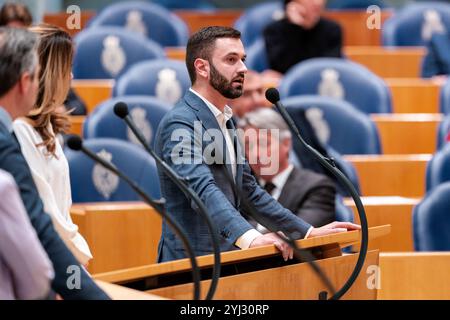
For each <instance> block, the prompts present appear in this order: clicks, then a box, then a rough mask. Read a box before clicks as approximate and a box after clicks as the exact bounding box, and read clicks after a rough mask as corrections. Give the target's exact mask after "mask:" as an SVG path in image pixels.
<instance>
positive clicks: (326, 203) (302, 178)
mask: <svg viewBox="0 0 450 320" xmlns="http://www.w3.org/2000/svg"><path fill="white" fill-rule="evenodd" d="M335 196H336V188H335V185H334V183H333V181H331V180H330V179H329V178H328V177H326V176H324V175H321V174H317V173H314V172H312V171H309V170H305V169H298V168H295V167H294V169H293V170H292V172H291V174H290V175H289V177H288V179H287V181H286V184H285V185H284V187H283V189H282V190H281V194H280V197H279V198H278V202H279V203H280V204H281V205H282V206H283V207H285V208H287V209H289V210H291V211H292V212H294V213H295V214H296V215H297V216H298V217H300V218H302V219H303V220H305V221H306V222H308V223H309V224H311V225H313V226H314V227H321V226H323V225H325V224H328V223H331V222H333V221H335V220H336V217H335Z"/></svg>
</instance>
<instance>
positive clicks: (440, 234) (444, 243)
mask: <svg viewBox="0 0 450 320" xmlns="http://www.w3.org/2000/svg"><path fill="white" fill-rule="evenodd" d="M449 212H450V182H447V183H444V184H441V185H439V186H438V187H436V188H435V189H433V190H432V191H431V192H429V193H427V195H426V196H425V198H424V199H423V200H422V201H421V202H420V203H419V204H418V205H417V206H416V207H415V208H414V210H413V230H414V248H415V250H416V251H449V250H450V232H449V230H450V214H449Z"/></svg>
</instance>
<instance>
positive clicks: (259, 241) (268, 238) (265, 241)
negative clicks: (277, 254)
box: [250, 232, 294, 261]
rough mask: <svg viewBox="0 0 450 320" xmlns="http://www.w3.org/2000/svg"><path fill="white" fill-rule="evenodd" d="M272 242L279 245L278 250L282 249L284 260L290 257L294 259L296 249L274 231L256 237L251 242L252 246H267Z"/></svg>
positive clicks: (276, 245)
mask: <svg viewBox="0 0 450 320" xmlns="http://www.w3.org/2000/svg"><path fill="white" fill-rule="evenodd" d="M270 244H273V245H275V247H277V248H278V250H280V251H281V254H282V255H283V259H284V261H287V260H288V259H292V258H293V257H294V250H293V249H292V248H291V247H290V246H289V245H288V244H287V243H285V242H284V241H283V240H281V239H280V237H279V236H278V235H276V234H275V233H273V232H272V233H266V234H264V235H261V236H259V237H256V238H255V239H254V240H253V241H252V243H251V244H250V248H254V247H261V246H267V245H270Z"/></svg>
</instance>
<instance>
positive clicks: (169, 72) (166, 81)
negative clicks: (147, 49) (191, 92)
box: [113, 59, 191, 104]
mask: <svg viewBox="0 0 450 320" xmlns="http://www.w3.org/2000/svg"><path fill="white" fill-rule="evenodd" d="M190 86H191V80H190V79H189V74H188V71H187V69H186V65H185V63H184V62H181V61H176V60H169V59H158V60H151V61H143V62H140V63H137V64H135V65H134V66H132V67H131V68H130V69H129V70H128V71H127V72H125V73H124V74H123V75H122V76H121V77H120V78H119V79H118V80H117V81H116V84H115V86H114V89H113V96H124V95H149V96H155V97H157V98H158V99H160V100H162V101H164V102H167V103H170V104H175V103H176V102H178V100H180V99H181V98H182V97H183V95H184V93H185V92H186V90H188V89H189V87H190Z"/></svg>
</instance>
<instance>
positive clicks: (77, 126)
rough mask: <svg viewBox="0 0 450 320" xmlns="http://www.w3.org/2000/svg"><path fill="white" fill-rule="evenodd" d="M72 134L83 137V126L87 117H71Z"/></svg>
mask: <svg viewBox="0 0 450 320" xmlns="http://www.w3.org/2000/svg"><path fill="white" fill-rule="evenodd" d="M69 120H70V131H69V133H70V134H76V135H79V136H80V137H83V124H84V121H85V120H86V117H85V116H70V117H69Z"/></svg>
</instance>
